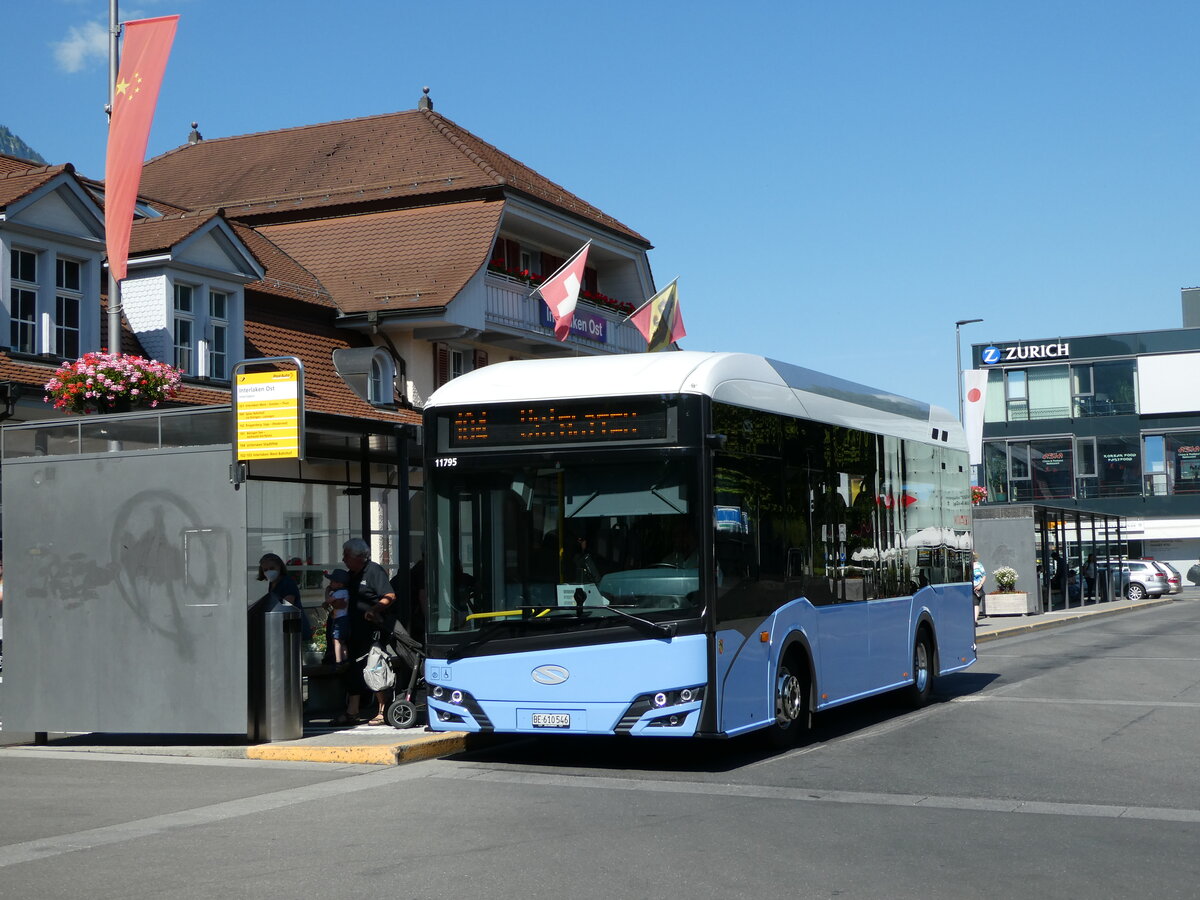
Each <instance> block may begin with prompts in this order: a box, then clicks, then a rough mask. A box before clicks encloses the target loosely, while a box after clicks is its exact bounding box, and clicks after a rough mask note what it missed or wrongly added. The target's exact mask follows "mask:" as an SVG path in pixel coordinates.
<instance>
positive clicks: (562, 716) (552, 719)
mask: <svg viewBox="0 0 1200 900" xmlns="http://www.w3.org/2000/svg"><path fill="white" fill-rule="evenodd" d="M532 724H533V727H534V728H570V727H571V714H570V713H534V714H533V716H532Z"/></svg>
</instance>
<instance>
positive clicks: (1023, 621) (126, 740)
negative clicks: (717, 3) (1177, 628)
mask: <svg viewBox="0 0 1200 900" xmlns="http://www.w3.org/2000/svg"><path fill="white" fill-rule="evenodd" d="M1196 600H1200V587H1196V586H1188V587H1186V588H1184V591H1183V593H1182V594H1175V595H1173V597H1171V598H1160V599H1156V600H1140V601H1134V600H1124V599H1122V600H1115V601H1113V602H1111V603H1090V604H1088V605H1086V606H1082V607H1080V606H1075V607H1072V608H1071V609H1063V610H1055V611H1053V612H1047V613H1036V614H1034V615H1027V616H991V617H985V618H983V619H981V620H980V622H979V626H978V628H977V629H976V638H975V640H976V642H977V643H980V644H982V643H986V642H989V641H995V640H999V639H1001V638H1006V637H1012V636H1014V635H1019V634H1025V633H1028V632H1032V631H1040V630H1042V629H1045V628H1057V627H1060V626H1063V625H1070V624H1072V623H1075V622H1080V621H1083V620H1086V619H1090V618H1094V617H1097V616H1111V615H1119V614H1122V613H1129V612H1137V611H1138V610H1143V609H1148V608H1151V607H1155V606H1162V605H1164V604H1169V603H1176V602H1180V601H1184V602H1191V601H1196ZM6 737H9V738H16V736H15V735H6ZM26 740H32V735H29V736H26ZM487 740H489V738H488V737H480V736H478V735H471V734H465V733H462V732H431V731H426V730H425V729H423V728H411V729H404V730H401V729H397V728H391V727H389V726H386V725H385V726H374V727H373V726H370V725H365V724H363V725H358V726H356V727H354V728H345V729H338V728H335V727H333V726H331V725H328V724H325V723H322V721H321V720H316V721H314V722H310V723H308V724H307V725H306V727H305V734H304V736H303V737H302V738H300V739H299V740H295V741H276V742H274V743H270V744H246V743H231V742H230V739H229V738H228V737H224V738H215V739H214V738H210V737H209V736H197V735H192V736H178V737H172V736H169V735H94V734H76V735H59V734H52V735H50V739H49V741H48V742H47V743H45V744H39V745H33V744H29V743H25V744H23V745H22V749H23V750H46V751H75V752H80V753H89V752H90V753H136V754H148V755H157V756H195V757H208V758H225V759H263V760H289V761H295V762H318V763H340V764H342V765H381V766H394V765H400V764H402V763H407V762H415V761H417V760H421V759H432V758H434V757H442V756H449V755H450V754H452V753H458V752H460V751H462V750H464V749H467V748H468V747H469V746H471V745H472V744H474V743H476V742H478V741H487ZM3 753H4V749H3V748H0V757H2V756H3Z"/></svg>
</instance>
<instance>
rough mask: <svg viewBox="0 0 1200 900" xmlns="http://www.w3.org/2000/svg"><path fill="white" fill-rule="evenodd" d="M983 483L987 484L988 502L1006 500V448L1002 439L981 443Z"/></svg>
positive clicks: (1002, 501)
mask: <svg viewBox="0 0 1200 900" xmlns="http://www.w3.org/2000/svg"><path fill="white" fill-rule="evenodd" d="M983 483H984V484H985V485H986V486H987V492H988V502H989V503H1005V502H1007V501H1008V499H1009V490H1008V450H1007V446H1006V445H1005V443H1004V442H1003V441H988V442H987V443H985V444H984V445H983Z"/></svg>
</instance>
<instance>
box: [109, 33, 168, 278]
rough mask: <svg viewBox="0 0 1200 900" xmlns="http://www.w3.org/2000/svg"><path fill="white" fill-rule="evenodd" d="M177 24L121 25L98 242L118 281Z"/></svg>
mask: <svg viewBox="0 0 1200 900" xmlns="http://www.w3.org/2000/svg"><path fill="white" fill-rule="evenodd" d="M178 21H179V16H162V17H160V18H157V19H138V20H137V21H134V22H126V23H125V42H124V44H123V45H122V47H121V69H120V71H119V72H118V73H117V85H116V90H115V91H114V92H113V108H112V118H111V119H110V120H109V123H108V155H107V156H106V158H105V160H104V238H105V241H106V243H107V246H108V267H109V271H111V272H112V274H113V276H114V277H115V278H116V279H117V280H118V281H120V280H121V279H122V278H124V277H125V274H126V271H127V268H126V267H127V265H128V262H129V229H130V226H132V225H133V209H134V206H135V205H136V204H137V192H138V185H139V184H140V183H141V180H142V162H143V160H145V158H146V145H147V144H148V143H149V142H150V122H151V121H152V120H153V119H154V106H155V104H157V103H158V89H159V86H160V85H161V84H162V79H163V72H165V71H166V68H167V57H168V56H170V55H171V43H172V42H173V41H174V40H175V24H176V23H177V22H178Z"/></svg>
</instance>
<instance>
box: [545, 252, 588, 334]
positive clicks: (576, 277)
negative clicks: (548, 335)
mask: <svg viewBox="0 0 1200 900" xmlns="http://www.w3.org/2000/svg"><path fill="white" fill-rule="evenodd" d="M590 246H592V242H591V241H588V242H587V243H586V244H584V245H583V246H582V247H580V248H579V249H578V250H577V251H575V255H574V256H572V257H571V258H570V259H568V260H567V261H566V262H565V263H563V265H562V267H561V268H560V269H559V270H558V271H557V272H555V273H554V274H553V275H551V276H550V277H549V278H547V279H546V280H545V281H543V282H542V283H541V284H540V285H539V286H538V288H537V293H539V294H541V295H542V299H543V300H544V301H545V302H546V306H548V307H550V314H551V315H552V316H554V336H555V337H556V338H558V339H559V340H560V341H565V340H566V339H567V337H568V336H569V335H570V334H571V322H572V320H573V319H574V318H575V304H576V303H577V302H578V301H579V289H580V288H581V287H583V269H584V267H585V266H586V265H587V255H588V248H589V247H590Z"/></svg>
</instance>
